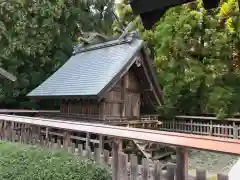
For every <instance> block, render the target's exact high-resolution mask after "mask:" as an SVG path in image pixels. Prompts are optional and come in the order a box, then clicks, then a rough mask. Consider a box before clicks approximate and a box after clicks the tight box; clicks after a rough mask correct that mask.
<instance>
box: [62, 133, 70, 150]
mask: <svg viewBox="0 0 240 180" xmlns="http://www.w3.org/2000/svg"><path fill="white" fill-rule="evenodd" d="M70 137H71V136H70V133H69V132H67V131H65V132H64V133H63V149H64V150H66V151H67V150H68V147H69V145H70V143H71V138H70Z"/></svg>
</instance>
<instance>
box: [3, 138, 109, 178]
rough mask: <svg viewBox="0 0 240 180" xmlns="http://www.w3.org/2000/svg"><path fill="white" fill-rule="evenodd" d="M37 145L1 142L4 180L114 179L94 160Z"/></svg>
mask: <svg viewBox="0 0 240 180" xmlns="http://www.w3.org/2000/svg"><path fill="white" fill-rule="evenodd" d="M73 156H74V155H72V154H69V153H66V152H60V151H50V150H44V149H41V148H38V147H35V146H25V145H22V144H14V143H6V142H0V169H1V171H0V179H1V180H110V179H111V177H110V173H109V172H108V171H107V170H106V169H105V168H103V167H101V166H99V165H96V164H94V163H93V162H92V161H90V160H82V159H79V158H76V157H73Z"/></svg>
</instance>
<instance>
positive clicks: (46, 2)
mask: <svg viewBox="0 0 240 180" xmlns="http://www.w3.org/2000/svg"><path fill="white" fill-rule="evenodd" d="M112 8H113V1H112V0H87V1H86V0H76V1H75V0H73V1H67V0H53V1H50V0H28V1H25V0H11V1H9V0H4V1H1V2H0V63H1V66H3V67H4V68H6V69H7V70H8V71H10V72H12V73H13V74H14V75H16V76H17V77H18V80H17V82H16V83H9V82H5V81H4V82H2V83H1V85H0V92H1V93H0V104H1V107H5V108H6V107H8V108H21V107H26V108H32V107H33V106H34V105H35V104H31V103H30V102H29V100H28V99H27V98H26V97H25V96H26V94H27V93H28V92H29V91H30V90H32V89H33V88H35V87H36V86H37V85H39V84H40V83H41V82H42V81H43V80H45V79H46V78H47V77H48V76H50V74H52V73H53V72H54V71H56V70H57V69H58V68H59V66H61V65H62V64H63V63H64V62H65V61H66V60H67V59H68V58H69V56H70V55H71V53H72V51H73V46H74V45H75V44H76V43H77V42H78V37H79V36H80V35H81V32H87V31H95V32H99V33H104V34H109V33H111V30H110V29H111V28H110V27H111V24H112V22H113V14H112Z"/></svg>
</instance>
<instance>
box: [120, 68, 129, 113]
mask: <svg viewBox="0 0 240 180" xmlns="http://www.w3.org/2000/svg"><path fill="white" fill-rule="evenodd" d="M128 78H129V77H128V72H127V73H126V74H125V75H124V76H123V79H122V90H121V96H122V100H123V103H122V117H125V116H126V103H127V102H126V100H127V99H126V97H127V87H128Z"/></svg>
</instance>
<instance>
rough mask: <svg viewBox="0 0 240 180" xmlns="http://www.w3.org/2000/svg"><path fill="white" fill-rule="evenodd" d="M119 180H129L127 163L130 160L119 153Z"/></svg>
mask: <svg viewBox="0 0 240 180" xmlns="http://www.w3.org/2000/svg"><path fill="white" fill-rule="evenodd" d="M118 155H119V156H118V157H119V174H118V175H119V180H127V179H128V171H127V163H128V158H127V155H126V154H124V153H119V154H118Z"/></svg>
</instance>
